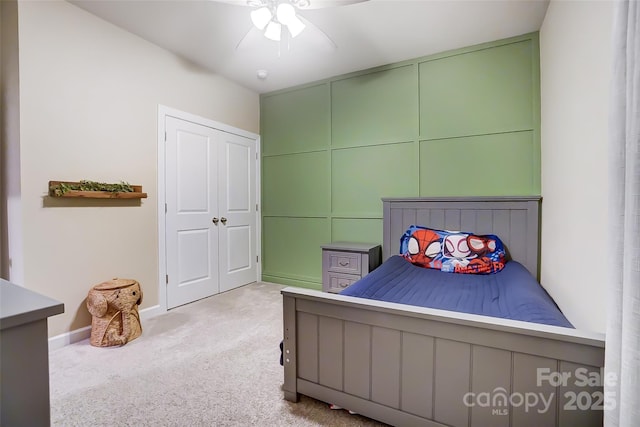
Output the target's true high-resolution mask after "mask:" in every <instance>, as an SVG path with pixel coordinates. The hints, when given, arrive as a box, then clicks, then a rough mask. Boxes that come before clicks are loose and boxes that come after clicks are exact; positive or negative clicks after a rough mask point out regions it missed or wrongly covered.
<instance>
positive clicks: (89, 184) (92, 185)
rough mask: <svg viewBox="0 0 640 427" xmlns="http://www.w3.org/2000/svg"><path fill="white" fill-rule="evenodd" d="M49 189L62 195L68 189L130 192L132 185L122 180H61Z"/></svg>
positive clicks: (54, 193) (57, 194)
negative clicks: (67, 181) (106, 181)
mask: <svg viewBox="0 0 640 427" xmlns="http://www.w3.org/2000/svg"><path fill="white" fill-rule="evenodd" d="M49 190H50V191H51V192H52V194H53V195H54V196H62V195H63V194H65V193H66V192H68V191H70V190H76V191H107V192H109V193H132V192H133V187H132V186H131V185H129V184H128V183H126V182H124V181H120V182H119V183H118V184H107V183H104V182H96V181H88V180H82V181H80V182H79V183H78V184H70V183H64V182H61V183H59V184H58V185H52V186H51V187H50V188H49Z"/></svg>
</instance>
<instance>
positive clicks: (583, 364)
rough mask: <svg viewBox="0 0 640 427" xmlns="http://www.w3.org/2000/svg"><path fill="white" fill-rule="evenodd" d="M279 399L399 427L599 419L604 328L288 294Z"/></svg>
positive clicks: (538, 423) (285, 293)
mask: <svg viewBox="0 0 640 427" xmlns="http://www.w3.org/2000/svg"><path fill="white" fill-rule="evenodd" d="M282 294H283V303H284V305H283V309H284V350H283V351H284V387H283V389H284V397H285V399H287V400H290V401H293V402H296V401H297V400H298V396H299V394H304V395H307V396H310V397H313V398H316V399H319V400H322V401H325V402H328V403H334V404H337V405H339V406H342V407H344V408H348V409H350V410H353V411H355V412H358V413H360V414H362V415H365V416H368V417H371V418H374V419H377V420H380V421H382V422H385V423H388V424H392V425H402V426H410V425H420V426H444V425H448V426H467V427H468V426H488V425H490V426H496V427H498V426H510V425H515V426H519V427H520V426H523V427H526V426H542V425H543V426H578V425H579V426H583V427H586V426H601V425H602V407H603V405H604V396H603V388H602V381H601V379H602V376H601V367H602V366H603V365H604V337H603V336H602V335H600V334H591V333H584V332H581V331H577V330H573V329H567V328H560V327H553V326H546V325H537V324H530V323H526V322H519V321H511V320H506V319H497V318H489V317H485V316H476V315H470V314H464V313H454V312H448V311H442V310H432V309H427V308H422V307H412V306H405V305H400V304H393V303H386V302H381V301H373V300H364V299H361V298H353V297H348V296H342V295H335V294H327V293H322V292H318V291H312V290H307V289H299V288H286V289H283V290H282Z"/></svg>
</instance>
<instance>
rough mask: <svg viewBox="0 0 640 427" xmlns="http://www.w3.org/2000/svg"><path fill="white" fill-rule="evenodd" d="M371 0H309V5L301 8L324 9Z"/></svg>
mask: <svg viewBox="0 0 640 427" xmlns="http://www.w3.org/2000/svg"><path fill="white" fill-rule="evenodd" d="M366 1H369V0H309V6H305V7H302V8H301V9H304V10H308V9H324V8H325V7H338V6H347V5H350V4H356V3H364V2H366Z"/></svg>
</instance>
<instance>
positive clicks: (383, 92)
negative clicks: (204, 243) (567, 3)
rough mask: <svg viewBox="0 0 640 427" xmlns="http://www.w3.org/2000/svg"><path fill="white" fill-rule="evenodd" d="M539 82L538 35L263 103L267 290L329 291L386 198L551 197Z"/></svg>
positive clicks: (378, 228) (329, 82)
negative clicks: (543, 159)
mask: <svg viewBox="0 0 640 427" xmlns="http://www.w3.org/2000/svg"><path fill="white" fill-rule="evenodd" d="M539 78H540V76H539V46H538V35H537V33H532V34H527V35H523V36H519V37H514V38H511V39H507V40H499V41H495V42H491V43H484V44H482V45H477V46H470V47H466V48H463V49H458V50H455V51H450V52H443V53H439V54H436V55H431V56H428V57H423V58H417V59H413V60H408V61H404V62H402V63H397V64H391V65H386V66H382V67H378V68H375V69H370V70H363V71H360V72H355V73H351V74H348V75H344V76H337V77H333V78H330V79H326V80H324V81H321V82H315V83H311V84H308V85H305V86H299V87H295V88H289V89H284V90H281V91H277V92H272V93H268V94H263V95H261V134H262V151H263V154H262V155H263V157H262V204H263V206H262V208H263V209H262V211H263V237H262V241H263V280H267V281H273V282H277V283H282V284H287V285H296V286H306V287H311V288H315V289H320V283H321V280H322V279H321V277H322V275H321V264H322V260H321V250H320V245H321V244H323V243H327V242H330V241H358V242H371V243H376V242H381V240H382V219H381V218H382V202H381V200H380V199H381V198H382V197H402V196H418V195H421V196H447V195H478V196H482V195H518V194H540V82H539ZM398 238H399V236H398ZM394 250H395V248H394Z"/></svg>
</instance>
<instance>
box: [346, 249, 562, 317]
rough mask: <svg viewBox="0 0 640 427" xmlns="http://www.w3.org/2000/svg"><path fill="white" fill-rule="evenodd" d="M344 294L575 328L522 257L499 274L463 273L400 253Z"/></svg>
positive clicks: (508, 264) (507, 265) (507, 264)
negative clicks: (419, 263) (521, 261)
mask: <svg viewBox="0 0 640 427" xmlns="http://www.w3.org/2000/svg"><path fill="white" fill-rule="evenodd" d="M341 294H342V295H350V296H356V297H362V298H369V299H375V300H381V301H388V302H396V303H401V304H409V305H417V306H422V307H429V308H437V309H441V310H451V311H459V312H464V313H472V314H481V315H484V316H493V317H502V318H505V319H513V320H523V321H527V322H534V323H544V324H547V325H554V326H564V327H568V328H573V325H571V323H570V322H569V321H568V320H567V318H566V317H564V315H563V314H562V312H560V310H559V309H558V307H557V306H556V304H555V303H554V301H553V300H552V299H551V297H550V296H549V294H547V292H546V291H545V290H544V289H543V288H542V286H540V284H539V283H538V282H537V281H536V279H535V278H534V277H533V276H531V274H530V273H529V271H528V270H527V269H526V268H525V267H524V266H523V265H522V264H519V263H518V262H516V261H509V262H507V263H506V265H505V267H504V269H503V270H502V271H500V272H499V273H495V274H457V273H446V272H442V271H439V270H433V269H428V268H422V267H417V266H415V265H413V264H411V263H409V262H408V261H406V260H405V259H403V258H402V257H401V256H397V255H396V256H392V257H391V258H389V259H388V260H387V261H385V262H384V263H383V264H382V265H381V266H380V267H378V268H377V269H375V270H374V271H372V272H371V273H369V274H368V275H367V276H365V277H363V278H362V279H361V280H359V281H358V282H356V283H354V284H353V285H351V286H349V287H348V288H347V289H345V290H344V291H342V292H341Z"/></svg>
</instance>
